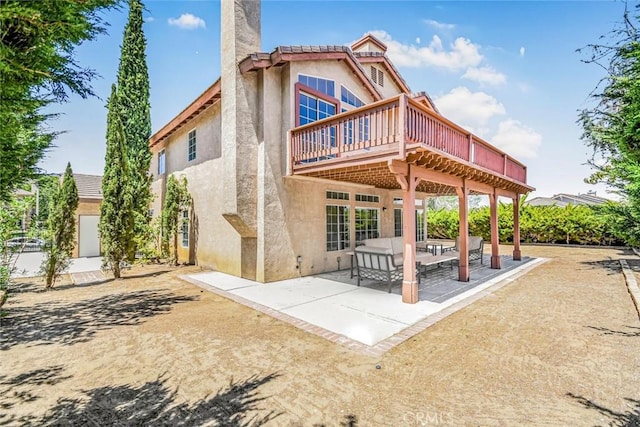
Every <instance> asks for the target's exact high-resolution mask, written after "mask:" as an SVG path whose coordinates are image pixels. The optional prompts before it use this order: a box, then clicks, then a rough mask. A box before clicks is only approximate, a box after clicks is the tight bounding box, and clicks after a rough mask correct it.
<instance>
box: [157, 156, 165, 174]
mask: <svg viewBox="0 0 640 427" xmlns="http://www.w3.org/2000/svg"><path fill="white" fill-rule="evenodd" d="M165 158H166V153H165V151H164V150H161V151H160V152H159V153H158V175H162V174H163V173H164V172H165Z"/></svg>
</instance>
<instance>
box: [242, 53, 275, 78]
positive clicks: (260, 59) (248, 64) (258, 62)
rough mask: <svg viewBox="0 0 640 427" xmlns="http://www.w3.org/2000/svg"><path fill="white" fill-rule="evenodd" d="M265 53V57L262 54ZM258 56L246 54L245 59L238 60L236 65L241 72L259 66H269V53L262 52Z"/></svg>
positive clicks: (253, 69) (256, 68) (255, 68)
mask: <svg viewBox="0 0 640 427" xmlns="http://www.w3.org/2000/svg"><path fill="white" fill-rule="evenodd" d="M264 55H266V57H265V56H264ZM264 55H259V56H255V57H254V56H253V55H251V56H247V57H246V58H245V59H243V60H242V61H240V64H238V67H239V68H240V72H241V73H243V74H244V73H247V72H249V71H256V70H258V69H260V68H269V67H270V66H271V57H270V55H269V54H268V53H267V54H264Z"/></svg>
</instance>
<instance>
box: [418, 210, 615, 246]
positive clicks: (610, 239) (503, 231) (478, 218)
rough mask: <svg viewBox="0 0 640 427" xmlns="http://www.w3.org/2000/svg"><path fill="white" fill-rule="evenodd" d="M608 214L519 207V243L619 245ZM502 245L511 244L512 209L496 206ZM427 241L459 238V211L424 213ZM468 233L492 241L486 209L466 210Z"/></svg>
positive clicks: (596, 211) (590, 211)
mask: <svg viewBox="0 0 640 427" xmlns="http://www.w3.org/2000/svg"><path fill="white" fill-rule="evenodd" d="M609 224H610V223H609V220H608V215H605V214H604V213H603V212H602V211H601V210H600V209H599V208H598V207H593V206H584V205H568V206H566V207H558V206H529V205H526V204H525V205H523V206H521V208H520V240H521V242H524V243H566V244H580V245H607V246H608V245H620V244H622V241H621V240H620V239H619V238H617V237H616V236H615V234H614V232H613V229H612V227H611V226H610V225H609ZM498 229H499V236H500V242H501V243H513V206H512V205H511V204H503V203H500V204H499V205H498ZM427 230H428V234H429V237H430V238H441V239H454V238H455V237H456V236H457V235H458V210H457V209H438V210H431V211H429V212H428V214H427ZM469 233H470V234H471V235H474V236H482V238H483V239H485V240H490V238H491V228H490V223H489V207H488V206H486V207H481V208H475V209H470V210H469Z"/></svg>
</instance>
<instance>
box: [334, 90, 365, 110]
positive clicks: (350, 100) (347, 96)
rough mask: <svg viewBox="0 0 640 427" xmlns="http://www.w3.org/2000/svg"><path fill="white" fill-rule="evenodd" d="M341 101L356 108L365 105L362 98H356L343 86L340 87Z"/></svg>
mask: <svg viewBox="0 0 640 427" xmlns="http://www.w3.org/2000/svg"><path fill="white" fill-rule="evenodd" d="M340 101H342V102H344V103H345V104H349V105H352V106H354V107H356V108H358V107H362V106H363V105H364V102H362V101H361V100H360V98H358V97H357V96H355V95H354V94H353V92H351V91H350V90H349V89H347V88H346V87H344V86H342V85H341V86H340Z"/></svg>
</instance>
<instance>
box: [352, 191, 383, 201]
mask: <svg viewBox="0 0 640 427" xmlns="http://www.w3.org/2000/svg"><path fill="white" fill-rule="evenodd" d="M356 202H369V203H380V196H376V195H375V194H358V193H356Z"/></svg>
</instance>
